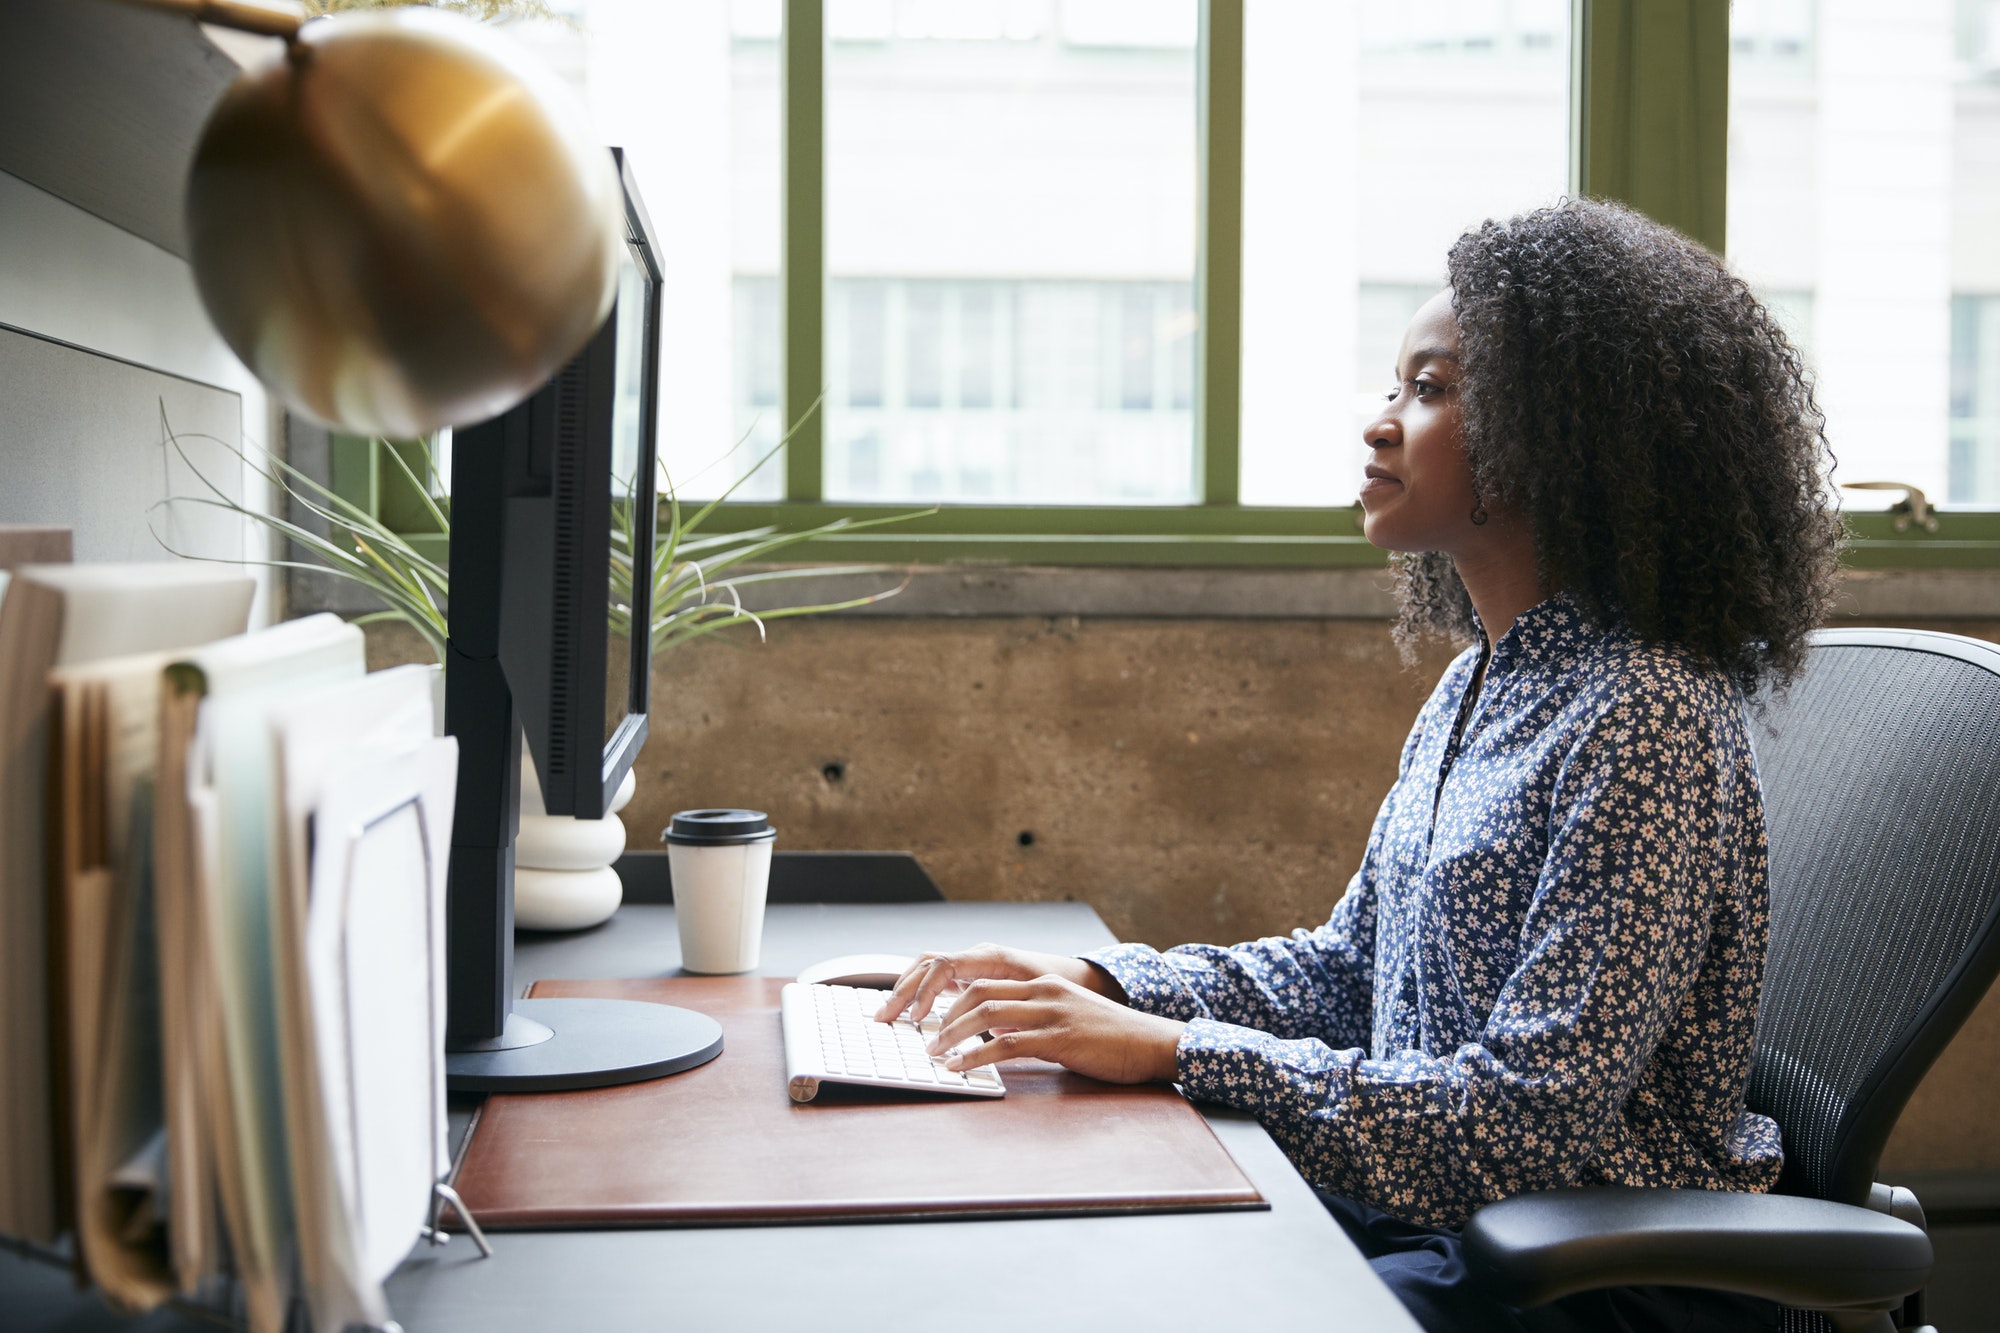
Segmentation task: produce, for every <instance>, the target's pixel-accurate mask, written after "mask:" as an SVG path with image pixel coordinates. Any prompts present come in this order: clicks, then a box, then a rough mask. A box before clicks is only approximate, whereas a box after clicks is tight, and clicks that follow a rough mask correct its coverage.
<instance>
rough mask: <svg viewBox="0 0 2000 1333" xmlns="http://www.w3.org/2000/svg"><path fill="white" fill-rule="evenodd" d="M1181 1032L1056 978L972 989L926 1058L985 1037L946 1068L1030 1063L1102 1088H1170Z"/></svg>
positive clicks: (977, 985)
mask: <svg viewBox="0 0 2000 1333" xmlns="http://www.w3.org/2000/svg"><path fill="white" fill-rule="evenodd" d="M1186 1027H1187V1024H1185V1023H1181V1022H1177V1021H1175V1020H1174V1019H1171V1018H1161V1017H1159V1016H1157V1015H1155V1014H1142V1013H1140V1012H1139V1011H1138V1010H1136V1009H1131V1008H1128V1007H1126V1006H1125V1005H1122V1004H1120V1003H1118V1002H1117V1001H1116V1000H1112V999H1107V998H1106V997H1104V996H1102V995H1099V994H1097V993H1096V992H1095V991H1090V990H1086V989H1084V988H1083V987H1082V986H1079V985H1077V984H1076V983H1075V982H1073V981H1067V980H1065V979H1063V978H1061V977H1037V978H1036V979H1035V980H1033V981H975V982H973V983H972V984H971V985H970V986H968V987H966V988H965V991H964V993H963V994H961V995H960V996H959V997H958V1002H957V1003H956V1004H954V1005H953V1006H952V1008H951V1013H950V1014H949V1015H948V1016H947V1017H946V1019H945V1023H944V1026H943V1027H942V1028H940V1029H939V1030H938V1034H937V1036H936V1037H935V1038H933V1039H932V1042H931V1050H932V1052H934V1053H935V1052H938V1051H948V1050H950V1049H951V1048H952V1047H953V1046H956V1045H957V1044H958V1043H959V1042H962V1041H964V1040H966V1039H967V1038H968V1037H975V1036H977V1035H978V1034H980V1033H982V1032H991V1033H992V1034H993V1039H992V1040H991V1041H988V1042H986V1043H984V1044H983V1045H980V1046H978V1047H975V1048H974V1049H971V1050H968V1051H964V1052H962V1053H960V1054H958V1055H955V1056H953V1057H951V1059H949V1060H948V1061H946V1062H945V1064H946V1067H947V1068H950V1069H960V1070H963V1069H972V1068H976V1067H977V1066H979V1065H990V1064H993V1063H994V1062H995V1061H999V1060H1012V1059H1016V1058H1019V1057H1023V1056H1028V1057H1032V1058H1034V1059H1038V1060H1053V1061H1055V1062H1056V1063H1057V1064H1059V1065H1063V1066H1065V1067H1067V1068H1069V1069H1073V1070H1075V1071H1076V1072H1077V1073H1079V1074H1087V1075H1089V1076H1090V1077H1091V1078H1099V1079H1103V1080H1104V1081H1105V1082H1107V1083H1146V1082H1154V1081H1158V1082H1167V1083H1171V1082H1172V1081H1173V1080H1174V1079H1175V1078H1177V1077H1179V1074H1180V1058H1179V1056H1178V1054H1177V1052H1178V1050H1179V1048H1180V1041H1181V1033H1182V1031H1183V1030H1185V1029H1186Z"/></svg>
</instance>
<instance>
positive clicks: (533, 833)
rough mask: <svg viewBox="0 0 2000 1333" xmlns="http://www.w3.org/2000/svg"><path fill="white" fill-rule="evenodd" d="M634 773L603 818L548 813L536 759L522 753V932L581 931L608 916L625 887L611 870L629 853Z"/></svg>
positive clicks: (517, 918) (517, 877)
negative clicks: (624, 814) (627, 811)
mask: <svg viewBox="0 0 2000 1333" xmlns="http://www.w3.org/2000/svg"><path fill="white" fill-rule="evenodd" d="M637 785H638V784H637V782H636V781H635V780H634V779H633V777H632V775H631V773H629V772H628V773H626V774H625V780H624V781H623V782H621V783H619V784H618V794H617V795H616V796H615V797H613V798H612V801H611V812H610V813H609V814H607V815H605V816H604V818H602V819H572V818H570V817H569V816H568V815H551V814H545V813H543V810H542V788H541V784H540V783H539V782H537V781H536V779H535V761H534V760H533V759H532V758H530V757H529V755H528V752H527V750H526V748H525V747H524V748H523V749H522V751H521V831H520V833H519V834H518V835H517V836H516V837H515V839H514V926H515V928H516V929H518V930H582V929H584V928H585V927H586V926H594V925H597V924H598V923H599V922H602V921H605V920H607V919H609V918H610V916H611V914H612V913H613V912H615V911H617V910H618V904H619V903H620V902H622V901H623V900H624V897H625V886H624V885H623V884H621V883H620V882H619V879H618V872H617V871H615V870H613V869H612V868H611V863H612V862H613V861H616V860H617V859H618V858H619V856H621V855H622V854H623V853H624V851H625V821H624V820H622V819H620V818H619V817H618V812H619V811H620V810H623V809H624V808H625V806H626V803H627V802H629V801H630V800H631V799H632V793H633V791H634V790H635V789H636V788H637Z"/></svg>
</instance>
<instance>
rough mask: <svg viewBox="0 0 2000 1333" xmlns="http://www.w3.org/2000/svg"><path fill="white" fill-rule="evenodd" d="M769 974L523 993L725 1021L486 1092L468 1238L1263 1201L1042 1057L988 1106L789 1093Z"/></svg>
mask: <svg viewBox="0 0 2000 1333" xmlns="http://www.w3.org/2000/svg"><path fill="white" fill-rule="evenodd" d="M784 984H785V983H784V981H783V980H781V979H778V978H772V977H667V978H656V979H652V980H638V981H547V982H541V983H538V984H537V985H536V986H535V987H534V990H533V994H534V995H536V996H537V997H563V996H589V997H598V998H603V999H623V1000H652V1001H656V1002H659V1003H664V1004H678V1005H681V1006H683V1007H685V1008H688V1009H694V1010H698V1011H700V1012H701V1013H705V1014H707V1015H709V1016H710V1017H712V1018H714V1019H715V1020H716V1021H717V1022H719V1023H720V1024H721V1025H722V1033H723V1050H722V1054H721V1055H720V1056H718V1057H716V1058H715V1059H714V1060H711V1061H710V1062H709V1063H707V1064H705V1065H702V1066H700V1067H698V1068H695V1069H691V1070H688V1071H686V1072H685V1073H681V1074H675V1075H672V1076H670V1077H667V1078H662V1079H654V1080H651V1081H649V1082H645V1083H634V1084H628V1085H626V1086H624V1087H617V1088H600V1089H596V1090H594V1091H590V1092H564V1093H541V1094H533V1095H521V1096H515V1095H497V1096H493V1097H489V1098H488V1099H487V1100H486V1104H485V1106H484V1107H483V1108H482V1110H481V1111H480V1114H479V1117H478V1120H477V1122H476V1123H475V1124H474V1126H473V1130H472V1136H471V1143H470V1145H469V1146H468V1147H467V1149H466V1152H465V1156H464V1160H463V1163H462V1164H461V1166H460V1168H459V1173H458V1178H457V1181H456V1184H457V1187H458V1191H459V1194H460V1195H461V1196H462V1197H463V1198H464V1199H465V1203H466V1206H467V1207H468V1208H470V1209H471V1210H472V1213H473V1215H474V1216H475V1217H477V1218H478V1219H479V1222H480V1225H481V1226H483V1227H489V1228H490V1227H498V1228H502V1229H506V1228H515V1229H528V1228H552V1227H606V1226H709V1225H726V1224H732V1223H733V1224H745V1223H759V1224H761V1223H772V1222H830V1221H864V1220H871V1219H873V1220H883V1221H890V1220H904V1219H910V1218H922V1217H947V1216H948V1217H982V1216H984V1217H996V1216H1048V1215H1052V1214H1064V1215H1069V1214H1081V1213H1120V1212H1174V1211H1187V1210H1193V1209H1211V1208H1265V1207H1268V1206H1269V1205H1268V1204H1266V1203H1265V1202H1264V1199H1263V1196H1262V1195H1260V1194H1259V1193H1258V1192H1257V1190H1256V1188H1255V1187H1254V1186H1252V1185H1251V1184H1250V1182H1249V1180H1248V1179H1246V1178H1245V1177H1244V1175H1243V1173H1242V1171H1241V1170H1239V1169H1238V1167H1237V1165H1236V1163H1235V1162H1234V1161H1233V1160H1232V1159H1231V1158H1230V1156H1229V1153H1228V1151H1227V1150H1226V1149H1224V1148H1223V1146H1222V1144H1221V1143H1220V1142H1218V1141H1217V1139H1216V1137H1215V1134H1214V1132H1213V1131H1212V1130H1210V1129H1209V1127H1208V1124H1207V1122H1206V1121H1204V1120H1203V1119H1202V1118H1201V1115H1200V1113H1199V1112H1197V1111H1196V1110H1195V1109H1194V1107H1192V1106H1191V1105H1189V1104H1188V1103H1187V1101H1186V1100H1185V1099H1183V1098H1182V1097H1181V1095H1180V1094H1179V1093H1178V1092H1176V1091H1174V1090H1173V1089H1172V1088H1169V1087H1165V1086H1161V1085H1151V1086H1140V1087H1120V1086H1116V1085H1113V1084H1108V1083H1099V1082H1096V1081H1095V1080H1092V1079H1087V1078H1083V1077H1081V1076H1079V1075H1076V1074H1072V1073H1069V1072H1068V1071H1066V1070H1064V1069H1062V1068H1061V1067H1059V1066H1057V1065H1052V1064H1047V1063H1044V1062H1042V1061H1039V1060H1014V1061H1009V1062H1007V1063H1006V1064H1003V1065H1002V1066H1001V1077H1002V1078H1003V1079H1004V1080H1005V1081H1006V1084H1007V1095H1006V1096H1005V1097H1000V1098H995V1099H984V1098H970V1097H965V1098H959V1097H946V1096H942V1095H939V1094H935V1093H932V1094H925V1093H903V1092H894V1091H889V1092H878V1091H876V1090H873V1089H864V1088H851V1087H850V1088H842V1087H833V1086H829V1087H827V1088H824V1089H823V1090H822V1091H821V1093H820V1096H819V1098H818V1099H817V1100H815V1101H813V1102H810V1103H806V1104H804V1105H799V1104H796V1103H794V1102H793V1101H792V1100H791V1098H790V1097H788V1096H787V1095H786V1092H785V1068H784V1063H785V1057H784V1037H783V1034H782V1032H781V1029H780V1026H779V1020H778V994H779V992H780V990H782V989H783V987H784Z"/></svg>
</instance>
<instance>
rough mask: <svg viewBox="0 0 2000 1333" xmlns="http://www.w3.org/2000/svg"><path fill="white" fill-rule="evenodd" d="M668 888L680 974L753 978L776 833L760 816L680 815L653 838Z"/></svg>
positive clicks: (692, 812) (744, 812)
mask: <svg viewBox="0 0 2000 1333" xmlns="http://www.w3.org/2000/svg"><path fill="white" fill-rule="evenodd" d="M660 837H661V840H662V841H664V842H665V843H666V844H667V868H668V869H669V870H670V871H671V872H672V874H673V881H674V920H675V923H676V924H677V925H678V926H679V927H680V933H681V967H682V968H684V969H685V970H687V971H689V972H706V973H711V974H722V973H729V972H751V971H755V970H756V967H757V962H758V959H759V957H760V956H761V954H762V952H763V946H764V897H765V893H766V892H767V890H768V889H769V888H770V885H771V847H772V845H773V844H774V843H775V842H776V841H777V837H778V831H777V830H776V829H774V828H772V827H771V821H770V819H769V818H768V817H766V815H765V814H764V812H763V811H761V810H683V811H681V812H680V813H679V814H677V815H675V816H674V819H673V822H672V823H671V824H669V825H668V826H667V829H666V832H664V833H662V834H661V835H660Z"/></svg>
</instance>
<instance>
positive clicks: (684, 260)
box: [509, 0, 784, 499]
mask: <svg viewBox="0 0 2000 1333" xmlns="http://www.w3.org/2000/svg"><path fill="white" fill-rule="evenodd" d="M552 8H554V9H555V10H557V11H558V12H560V13H561V14H563V15H564V16H566V17H568V18H569V19H571V20H573V25H565V24H561V23H547V22H540V23H514V24H510V25H509V30H510V32H511V33H512V34H513V35H514V36H516V37H517V38H519V39H520V40H522V41H523V42H526V43H527V44H528V45H530V46H532V47H534V48H536V49H537V50H538V51H539V52H540V53H541V54H542V55H543V56H544V57H545V58H546V59H547V60H548V61H549V62H550V64H551V65H552V66H554V68H555V69H556V71H557V72H558V73H559V74H561V75H562V76H563V77H565V78H566V79H568V80H569V81H570V82H571V83H572V84H573V85H575V86H576V87H577V88H578V89H579V90H580V91H581V92H582V94H583V96H584V100H585V102H586V104H587V105H588V106H589V108H590V112H591V117H592V119H593V121H594V122H595V124H596V128H597V132H598V135H599V137H600V138H601V139H602V140H603V141H604V142H605V143H607V144H617V145H618V146H620V147H622V148H624V149H625V150H626V151H627V152H628V153H630V154H631V158H632V167H633V172H634V174H635V175H636V177H637V179H638V182H639V189H640V192H641V193H642V194H643V196H644V197H645V200H646V206H647V213H648V214H649V215H650V216H651V218H652V222H653V229H654V231H655V232H657V233H658V235H659V239H660V248H659V253H658V256H657V257H658V259H659V261H660V267H661V269H662V270H663V274H662V276H663V283H662V289H661V291H662V297H661V300H662V313H661V320H660V458H661V462H662V465H663V466H664V468H665V469H666V473H667V476H668V477H669V478H670V479H671V481H672V483H673V485H674V486H675V487H676V488H677V489H678V491H679V493H680V494H681V495H682V496H683V497H685V498H706V497H710V496H714V495H717V494H720V493H721V492H722V491H724V490H726V489H727V488H728V487H729V485H730V483H731V482H733V481H735V480H736V479H737V478H739V477H741V476H743V475H745V474H746V473H748V472H749V471H750V470H751V468H752V467H753V465H754V464H755V463H756V460H757V459H758V458H759V457H761V456H762V455H763V454H765V453H766V452H768V451H769V450H770V449H771V448H772V447H774V446H775V445H776V443H777V440H778V437H779V435H780V434H781V433H782V431H781V429H780V427H779V425H778V406H777V404H778V391H779V368H780V361H779V356H780V352H779V334H778V330H779V317H778V286H777V275H778V142H779V138H778V43H777V38H778V31H777V27H776V19H777V15H778V6H777V4H776V3H775V2H774V0H770V2H767V3H761V4H760V3H754V2H752V3H746V2H745V0H734V2H733V3H732V0H676V2H675V3H673V4H661V3H658V0H557V2H556V3H555V4H554V5H552ZM746 432H748V438H743V437H744V436H745V434H746ZM739 439H741V441H742V442H741V443H738V441H739ZM783 484H784V465H783V462H782V460H781V459H774V460H773V461H772V462H771V463H769V464H767V465H766V466H765V467H764V468H763V469H762V470H761V471H759V472H758V473H757V475H756V476H755V477H754V478H752V479H751V480H750V481H749V482H748V483H747V484H745V485H744V486H743V487H742V488H740V489H739V490H738V491H737V492H736V494H737V495H738V496H740V497H743V498H745V499H750V498H776V497H777V496H778V495H779V494H780V493H781V491H782V487H783Z"/></svg>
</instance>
